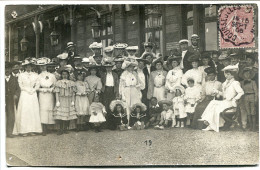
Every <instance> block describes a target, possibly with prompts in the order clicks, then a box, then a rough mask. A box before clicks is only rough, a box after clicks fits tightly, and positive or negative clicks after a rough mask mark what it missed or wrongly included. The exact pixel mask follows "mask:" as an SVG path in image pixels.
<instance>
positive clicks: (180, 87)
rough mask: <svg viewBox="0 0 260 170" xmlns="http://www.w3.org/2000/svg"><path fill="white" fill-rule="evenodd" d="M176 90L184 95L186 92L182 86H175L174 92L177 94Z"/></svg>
mask: <svg viewBox="0 0 260 170" xmlns="http://www.w3.org/2000/svg"><path fill="white" fill-rule="evenodd" d="M176 90H180V91H181V93H182V94H184V92H185V89H184V87H183V86H182V85H176V86H174V88H173V91H174V92H175V91H176Z"/></svg>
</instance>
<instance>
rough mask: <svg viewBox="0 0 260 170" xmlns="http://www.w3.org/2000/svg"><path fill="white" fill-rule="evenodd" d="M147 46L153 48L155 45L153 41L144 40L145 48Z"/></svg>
mask: <svg viewBox="0 0 260 170" xmlns="http://www.w3.org/2000/svg"><path fill="white" fill-rule="evenodd" d="M145 47H151V48H153V47H154V43H152V42H144V48H145Z"/></svg>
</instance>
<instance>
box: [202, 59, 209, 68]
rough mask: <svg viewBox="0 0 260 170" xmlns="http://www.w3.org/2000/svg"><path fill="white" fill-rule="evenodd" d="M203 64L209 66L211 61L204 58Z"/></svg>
mask: <svg viewBox="0 0 260 170" xmlns="http://www.w3.org/2000/svg"><path fill="white" fill-rule="evenodd" d="M202 63H203V65H204V66H207V65H208V64H209V59H207V58H203V59H202Z"/></svg>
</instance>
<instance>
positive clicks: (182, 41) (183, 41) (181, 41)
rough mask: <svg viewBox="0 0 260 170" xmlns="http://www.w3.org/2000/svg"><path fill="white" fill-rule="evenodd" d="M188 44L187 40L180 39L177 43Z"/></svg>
mask: <svg viewBox="0 0 260 170" xmlns="http://www.w3.org/2000/svg"><path fill="white" fill-rule="evenodd" d="M188 43H189V40H187V39H182V40H180V41H179V44H188Z"/></svg>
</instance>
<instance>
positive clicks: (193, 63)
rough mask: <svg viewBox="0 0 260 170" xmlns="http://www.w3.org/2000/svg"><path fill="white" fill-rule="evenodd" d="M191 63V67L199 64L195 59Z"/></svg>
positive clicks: (196, 66)
mask: <svg viewBox="0 0 260 170" xmlns="http://www.w3.org/2000/svg"><path fill="white" fill-rule="evenodd" d="M191 64H192V67H193V68H198V66H199V63H198V62H197V61H193V62H192V63H191Z"/></svg>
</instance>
